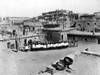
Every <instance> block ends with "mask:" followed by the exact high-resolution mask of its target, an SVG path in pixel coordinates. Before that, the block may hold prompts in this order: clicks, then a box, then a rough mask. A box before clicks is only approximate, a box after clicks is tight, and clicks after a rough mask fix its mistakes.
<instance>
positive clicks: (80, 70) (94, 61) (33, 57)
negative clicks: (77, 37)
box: [0, 43, 100, 75]
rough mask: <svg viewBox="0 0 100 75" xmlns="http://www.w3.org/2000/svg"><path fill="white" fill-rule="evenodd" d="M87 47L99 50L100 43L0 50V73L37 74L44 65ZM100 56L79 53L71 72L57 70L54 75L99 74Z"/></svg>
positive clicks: (0, 74) (7, 74)
mask: <svg viewBox="0 0 100 75" xmlns="http://www.w3.org/2000/svg"><path fill="white" fill-rule="evenodd" d="M86 48H88V49H89V50H90V51H94V52H99V50H100V45H97V44H91V43H82V44H81V43H80V44H79V46H78V47H71V48H66V49H61V50H52V51H40V52H21V51H19V52H18V53H14V52H12V51H9V50H1V51H0V61H1V62H0V75H37V72H39V71H40V70H43V69H45V67H46V66H48V65H50V64H51V63H53V62H55V61H56V60H58V59H60V58H62V57H64V56H66V55H68V54H71V53H73V52H75V51H83V50H84V49H86ZM99 61H100V58H98V57H92V56H87V55H80V56H79V57H77V58H76V60H75V61H74V64H73V69H75V71H73V72H72V73H71V74H69V73H66V72H58V73H56V74H55V75H100V73H99V71H100V70H99V69H100V64H99Z"/></svg>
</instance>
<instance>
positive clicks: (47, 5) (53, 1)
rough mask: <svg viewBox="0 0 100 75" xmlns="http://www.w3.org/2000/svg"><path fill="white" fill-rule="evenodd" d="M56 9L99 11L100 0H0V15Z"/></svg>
mask: <svg viewBox="0 0 100 75" xmlns="http://www.w3.org/2000/svg"><path fill="white" fill-rule="evenodd" d="M57 9H65V10H72V11H73V12H75V13H94V12H99V11H100V0H0V16H10V17H12V16H14V17H16V16H18V17H35V16H39V15H41V14H42V13H43V12H48V11H54V10H57Z"/></svg>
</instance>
